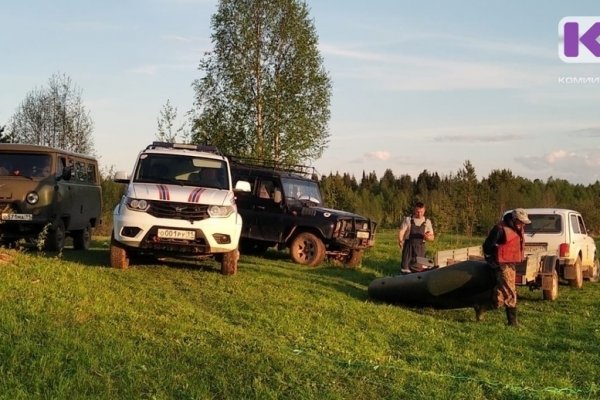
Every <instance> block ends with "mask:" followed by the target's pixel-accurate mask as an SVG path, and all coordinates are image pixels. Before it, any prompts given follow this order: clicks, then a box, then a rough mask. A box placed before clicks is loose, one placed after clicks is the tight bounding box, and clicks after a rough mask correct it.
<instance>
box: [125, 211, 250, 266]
mask: <svg viewBox="0 0 600 400" xmlns="http://www.w3.org/2000/svg"><path fill="white" fill-rule="evenodd" d="M159 229H166V230H170V231H172V232H173V231H177V232H184V233H185V232H194V234H193V238H176V237H169V238H166V237H159V234H158V233H159ZM241 231H242V218H241V216H240V215H239V214H237V213H233V214H231V215H230V216H228V217H225V218H217V217H207V218H205V219H202V220H196V221H190V220H183V219H171V218H157V217H154V216H152V215H150V214H148V213H146V212H143V211H133V210H130V209H128V208H127V207H126V206H124V205H123V206H121V205H118V206H117V207H116V208H115V211H114V212H113V236H114V239H115V240H116V241H117V242H119V243H121V244H123V245H125V246H128V247H130V248H134V249H138V250H139V251H140V252H145V253H172V254H173V255H177V254H180V255H206V254H215V253H226V252H230V251H232V250H235V249H237V247H238V242H239V240H240V234H241Z"/></svg>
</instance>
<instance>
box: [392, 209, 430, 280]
mask: <svg viewBox="0 0 600 400" xmlns="http://www.w3.org/2000/svg"><path fill="white" fill-rule="evenodd" d="M433 238H434V237H433V227H432V226H431V221H430V220H429V219H428V218H425V205H424V204H423V203H422V202H420V201H419V202H417V203H416V204H415V207H414V210H413V215H412V216H410V217H406V218H404V220H403V221H402V224H401V225H400V230H399V231H398V246H400V250H401V251H402V267H401V270H400V272H402V273H403V274H408V273H410V272H414V271H418V265H417V257H425V242H426V241H431V240H433Z"/></svg>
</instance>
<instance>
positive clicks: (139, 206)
mask: <svg viewBox="0 0 600 400" xmlns="http://www.w3.org/2000/svg"><path fill="white" fill-rule="evenodd" d="M125 204H127V208H129V209H130V210H133V211H146V210H147V209H148V202H147V201H146V200H144V199H141V200H138V199H133V198H131V197H128V198H127V200H125Z"/></svg>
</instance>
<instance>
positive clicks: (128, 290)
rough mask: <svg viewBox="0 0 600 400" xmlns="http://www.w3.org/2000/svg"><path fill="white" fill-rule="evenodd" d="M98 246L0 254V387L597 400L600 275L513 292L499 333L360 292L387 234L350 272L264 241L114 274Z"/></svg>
mask: <svg viewBox="0 0 600 400" xmlns="http://www.w3.org/2000/svg"><path fill="white" fill-rule="evenodd" d="M474 243H477V244H479V243H481V240H480V239H477V240H474V241H469V240H468V239H466V238H457V237H451V238H438V240H436V242H435V243H434V244H432V246H430V249H429V250H430V251H434V250H439V249H443V248H450V247H461V246H466V245H470V244H474ZM107 247H108V244H107V241H106V240H100V241H96V242H95V247H94V248H93V249H92V250H91V251H88V252H81V251H74V250H70V249H67V250H65V251H64V252H63V253H62V255H60V257H58V256H57V255H55V254H34V253H27V254H25V253H22V252H9V253H8V258H9V260H8V262H4V263H0V304H1V308H0V398H1V399H31V398H44V399H66V398H69V399H81V398H93V399H117V398H118V399H138V398H140V399H213V398H214V399H283V398H285V399H317V398H318V399H378V398H381V399H595V398H599V397H600V322H599V321H598V318H597V315H598V310H599V309H600V285H599V284H590V283H589V282H586V283H585V284H584V288H583V289H582V290H576V289H572V288H570V287H568V286H562V285H561V287H560V289H559V298H558V300H557V301H555V302H547V301H543V300H542V295H541V292H540V291H534V292H530V291H528V290H527V289H525V288H519V295H520V304H519V312H520V314H519V317H520V322H521V325H522V326H521V327H520V328H518V329H512V328H509V327H506V326H505V316H504V313H503V312H501V311H495V312H491V313H489V315H487V316H486V319H485V320H484V321H483V322H482V323H474V322H473V321H474V313H473V310H472V309H456V310H443V311H441V310H434V309H427V308H425V309H421V308H408V307H401V306H392V305H387V304H383V303H378V302H375V301H371V300H369V298H368V296H367V290H366V289H367V286H368V284H369V283H370V282H371V281H372V280H373V279H374V278H377V277H380V276H385V275H392V274H396V273H397V271H398V268H399V265H398V264H399V263H398V259H399V254H398V249H397V247H396V244H395V240H394V232H392V231H382V232H380V233H379V237H378V242H377V244H376V247H375V248H374V249H372V250H371V251H370V252H368V254H367V255H366V257H365V259H364V261H363V265H362V268H360V269H358V270H351V269H344V268H340V267H336V266H333V265H323V266H321V267H319V268H314V269H309V268H303V267H299V266H298V265H295V264H293V263H291V261H289V260H288V258H287V255H286V254H285V253H280V252H275V251H273V252H268V253H267V255H266V257H265V258H257V257H246V256H244V257H242V259H241V262H240V266H239V271H238V274H237V275H235V276H230V277H225V276H222V275H220V274H219V267H218V265H217V264H216V263H214V262H212V261H208V262H200V263H195V264H184V263H171V264H156V265H139V266H135V267H134V268H131V269H129V270H126V271H119V270H113V269H111V268H108V267H107V265H108V253H107ZM5 257H6V256H5Z"/></svg>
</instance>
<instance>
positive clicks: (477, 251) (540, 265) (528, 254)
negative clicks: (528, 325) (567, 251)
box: [417, 246, 559, 301]
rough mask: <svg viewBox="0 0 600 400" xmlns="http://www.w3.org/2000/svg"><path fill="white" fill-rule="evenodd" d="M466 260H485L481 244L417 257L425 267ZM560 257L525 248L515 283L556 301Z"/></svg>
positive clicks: (442, 265) (446, 264)
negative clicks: (432, 255)
mask: <svg viewBox="0 0 600 400" xmlns="http://www.w3.org/2000/svg"><path fill="white" fill-rule="evenodd" d="M464 261H485V258H484V255H483V250H482V248H481V246H472V247H463V248H458V249H450V250H442V251H438V252H437V253H436V254H435V256H434V257H433V259H428V258H422V257H418V258H417V263H418V264H421V265H423V266H425V268H429V269H433V268H444V267H447V266H449V265H453V264H456V263H459V262H464ZM558 268H559V258H558V257H557V256H555V255H549V254H546V253H545V252H541V251H528V249H527V248H526V249H525V260H524V261H523V262H522V263H519V264H518V265H517V267H516V277H515V284H516V285H517V286H527V287H529V289H530V290H536V289H541V290H542V297H543V298H544V300H550V301H554V300H556V299H557V297H558V283H559V276H558Z"/></svg>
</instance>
